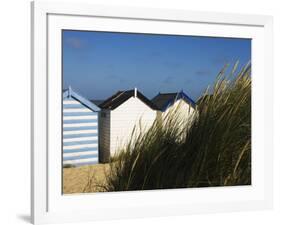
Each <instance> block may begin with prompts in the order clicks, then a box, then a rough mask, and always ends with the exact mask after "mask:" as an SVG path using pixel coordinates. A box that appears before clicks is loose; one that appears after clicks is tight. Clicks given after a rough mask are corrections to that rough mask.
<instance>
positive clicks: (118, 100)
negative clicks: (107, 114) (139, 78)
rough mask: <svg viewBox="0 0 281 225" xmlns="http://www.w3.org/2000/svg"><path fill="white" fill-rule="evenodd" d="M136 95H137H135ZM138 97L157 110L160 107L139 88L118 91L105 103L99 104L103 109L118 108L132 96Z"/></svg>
mask: <svg viewBox="0 0 281 225" xmlns="http://www.w3.org/2000/svg"><path fill="white" fill-rule="evenodd" d="M135 95H136V96H135ZM134 96H135V97H137V98H138V99H140V100H141V101H142V102H143V103H145V104H146V105H147V106H149V107H150V108H151V109H153V110H157V109H158V108H157V107H156V105H154V104H153V103H152V102H151V101H150V100H149V99H148V98H147V97H145V96H144V95H143V94H142V93H141V92H139V91H138V90H136V89H135V90H134V89H132V90H128V91H118V92H117V93H116V94H114V95H112V96H111V97H109V98H108V99H106V100H105V101H104V102H103V103H101V104H100V105H99V107H100V108H102V109H110V110H113V109H116V108H117V107H118V106H120V105H121V104H123V103H124V102H125V101H127V100H128V99H129V98H131V97H134Z"/></svg>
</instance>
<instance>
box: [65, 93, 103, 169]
mask: <svg viewBox="0 0 281 225" xmlns="http://www.w3.org/2000/svg"><path fill="white" fill-rule="evenodd" d="M98 142H99V141H98V113H97V112H94V111H92V110H90V109H89V108H88V107H86V106H84V105H83V104H82V103H80V102H79V101H77V100H76V99H74V98H72V97H70V98H65V99H64V100H63V165H64V166H65V165H74V166H80V165H90V164H96V163H98V162H99V160H98V158H99V155H98V153H99V151H98Z"/></svg>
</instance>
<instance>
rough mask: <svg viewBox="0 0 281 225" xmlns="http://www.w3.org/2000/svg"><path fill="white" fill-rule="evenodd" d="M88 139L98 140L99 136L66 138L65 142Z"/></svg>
mask: <svg viewBox="0 0 281 225" xmlns="http://www.w3.org/2000/svg"><path fill="white" fill-rule="evenodd" d="M87 140H98V137H80V138H67V139H66V138H64V139H63V142H64V143H66V142H72V141H87Z"/></svg>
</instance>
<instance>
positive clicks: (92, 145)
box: [63, 144, 98, 150]
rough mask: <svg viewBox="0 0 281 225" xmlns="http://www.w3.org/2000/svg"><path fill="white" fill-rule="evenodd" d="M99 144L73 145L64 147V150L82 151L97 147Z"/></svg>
mask: <svg viewBox="0 0 281 225" xmlns="http://www.w3.org/2000/svg"><path fill="white" fill-rule="evenodd" d="M97 146H98V144H82V145H71V146H64V147H63V150H71V149H73V150H74V149H80V148H90V147H97Z"/></svg>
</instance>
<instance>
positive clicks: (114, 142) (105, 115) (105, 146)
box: [99, 88, 157, 162]
mask: <svg viewBox="0 0 281 225" xmlns="http://www.w3.org/2000/svg"><path fill="white" fill-rule="evenodd" d="M99 107H100V108H101V116H100V160H101V161H102V162H108V160H109V158H110V157H112V156H114V155H115V154H116V153H118V150H120V149H122V147H124V146H125V145H126V144H127V143H128V142H129V141H130V140H132V132H133V131H134V135H138V134H139V132H145V131H146V130H147V129H149V128H150V127H151V125H152V124H153V122H154V120H155V118H156V114H157V111H156V109H157V108H156V106H155V105H154V104H153V103H152V102H151V101H150V100H149V99H148V98H146V97H145V96H144V95H143V94H142V93H141V92H139V91H138V90H137V89H136V88H135V89H133V90H128V91H118V92H117V93H116V94H114V95H113V96H111V97H110V98H108V99H106V100H105V101H104V102H103V103H101V104H100V105H99Z"/></svg>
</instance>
